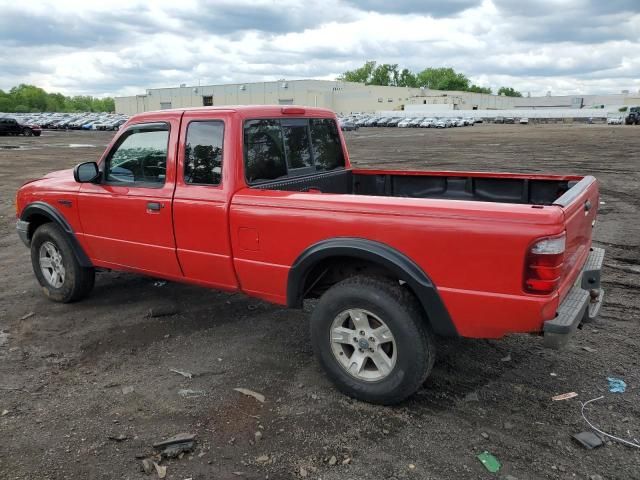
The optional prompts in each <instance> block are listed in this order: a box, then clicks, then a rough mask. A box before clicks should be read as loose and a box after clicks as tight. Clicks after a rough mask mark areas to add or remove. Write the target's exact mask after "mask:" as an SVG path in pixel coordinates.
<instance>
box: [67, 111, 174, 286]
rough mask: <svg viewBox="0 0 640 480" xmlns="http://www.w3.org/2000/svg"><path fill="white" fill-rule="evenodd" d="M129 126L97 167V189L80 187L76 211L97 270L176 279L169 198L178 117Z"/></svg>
mask: <svg viewBox="0 0 640 480" xmlns="http://www.w3.org/2000/svg"><path fill="white" fill-rule="evenodd" d="M167 117H168V115H167V114H166V113H165V114H164V115H163V116H162V121H157V122H154V121H153V120H151V121H149V122H147V123H139V124H133V125H129V126H128V127H127V129H126V130H125V131H124V132H122V134H121V135H120V136H119V137H118V139H117V140H116V141H115V143H114V144H113V145H112V147H111V148H110V149H109V151H108V152H107V153H106V155H105V157H104V158H103V161H102V162H101V165H100V169H101V171H102V179H101V181H100V183H97V184H92V183H84V184H82V186H81V188H80V192H79V195H78V210H79V214H80V221H81V224H82V229H83V237H84V240H85V242H84V243H85V245H87V247H88V250H89V254H90V256H91V258H92V259H93V260H94V262H95V263H96V265H98V266H105V267H109V266H113V267H116V268H118V267H119V268H122V267H124V268H125V269H129V270H136V271H139V272H141V273H147V274H157V275H160V276H168V277H178V276H182V271H181V269H180V266H179V264H178V260H177V257H176V251H175V248H176V245H175V239H174V235H173V219H172V205H171V202H172V198H173V191H174V188H175V158H174V157H175V151H176V145H177V141H178V134H179V125H180V116H179V113H176V114H175V115H174V116H171V115H169V117H170V118H169V119H168V118H167Z"/></svg>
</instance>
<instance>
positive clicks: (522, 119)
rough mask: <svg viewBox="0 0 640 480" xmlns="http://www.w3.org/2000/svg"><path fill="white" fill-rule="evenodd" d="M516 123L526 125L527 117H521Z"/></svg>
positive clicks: (527, 122)
mask: <svg viewBox="0 0 640 480" xmlns="http://www.w3.org/2000/svg"><path fill="white" fill-rule="evenodd" d="M518 123H519V124H520V125H528V124H529V119H528V118H527V117H521V118H520V120H518Z"/></svg>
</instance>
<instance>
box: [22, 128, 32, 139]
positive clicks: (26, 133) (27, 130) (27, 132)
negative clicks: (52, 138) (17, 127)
mask: <svg viewBox="0 0 640 480" xmlns="http://www.w3.org/2000/svg"><path fill="white" fill-rule="evenodd" d="M22 134H23V135H24V136H25V137H32V136H33V130H31V129H30V128H25V129H24V130H22Z"/></svg>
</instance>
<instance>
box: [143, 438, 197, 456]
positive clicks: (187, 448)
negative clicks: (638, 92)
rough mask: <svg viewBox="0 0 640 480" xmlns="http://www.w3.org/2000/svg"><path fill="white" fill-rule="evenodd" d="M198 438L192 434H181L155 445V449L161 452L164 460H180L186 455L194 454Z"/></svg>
mask: <svg viewBox="0 0 640 480" xmlns="http://www.w3.org/2000/svg"><path fill="white" fill-rule="evenodd" d="M195 438H196V436H195V435H193V434H191V433H179V434H177V435H174V436H173V437H169V438H167V439H166V440H162V441H161V442H157V443H154V444H153V448H155V449H156V450H161V452H160V456H161V457H163V458H179V457H180V456H181V455H182V454H184V453H189V452H192V451H193V450H194V449H195V446H196V441H195Z"/></svg>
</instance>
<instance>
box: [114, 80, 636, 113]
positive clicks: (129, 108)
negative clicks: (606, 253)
mask: <svg viewBox="0 0 640 480" xmlns="http://www.w3.org/2000/svg"><path fill="white" fill-rule="evenodd" d="M224 105H306V106H313V107H324V108H329V109H331V110H333V111H334V112H336V113H344V114H348V113H355V112H365V113H373V112H378V111H389V110H391V111H400V110H404V109H406V110H411V109H416V108H420V107H417V106H419V105H424V107H423V108H424V109H428V108H429V107H427V106H428V105H438V107H436V110H439V109H442V110H479V111H493V110H522V111H525V110H526V111H531V110H536V109H543V110H545V111H546V110H553V109H558V110H566V109H571V110H582V109H598V108H599V109H602V110H607V111H612V109H614V108H615V109H617V108H619V107H620V106H626V105H640V92H638V93H637V94H630V93H628V92H623V93H620V94H615V95H583V96H575V95H573V96H552V95H550V94H549V95H546V96H544V97H505V96H499V95H489V94H483V93H471V92H459V91H443V90H429V89H425V88H408V87H385V86H377V85H364V84H361V83H353V82H341V81H337V80H278V81H273V82H258V83H234V84H225V85H198V86H186V85H181V86H180V87H175V88H152V89H149V90H147V91H146V93H144V94H141V95H134V96H129V97H116V98H115V106H116V112H117V113H122V114H126V115H133V114H136V113H141V112H147V111H151V110H162V109H167V108H182V107H202V106H224ZM584 115H585V116H588V115H587V114H586V113H585V114H584Z"/></svg>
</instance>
